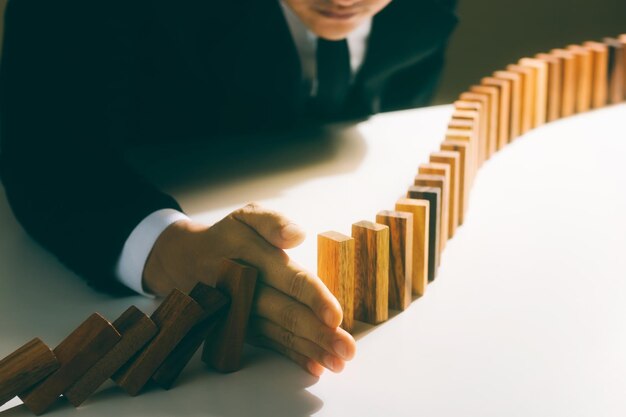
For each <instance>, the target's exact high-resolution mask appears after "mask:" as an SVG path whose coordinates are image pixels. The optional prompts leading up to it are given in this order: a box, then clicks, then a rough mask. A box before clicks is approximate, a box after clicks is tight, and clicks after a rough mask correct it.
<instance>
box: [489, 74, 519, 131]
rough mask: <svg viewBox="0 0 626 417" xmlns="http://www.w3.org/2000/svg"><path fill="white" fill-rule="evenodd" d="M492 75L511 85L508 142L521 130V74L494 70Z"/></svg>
mask: <svg viewBox="0 0 626 417" xmlns="http://www.w3.org/2000/svg"><path fill="white" fill-rule="evenodd" d="M493 76H494V77H495V78H497V79H499V80H505V81H508V82H509V84H510V86H511V101H510V104H509V109H510V110H509V142H512V141H513V140H514V139H515V138H517V137H518V136H519V135H520V134H521V131H522V99H523V90H522V87H523V85H522V76H521V75H520V74H518V73H515V72H512V71H496V72H494V73H493Z"/></svg>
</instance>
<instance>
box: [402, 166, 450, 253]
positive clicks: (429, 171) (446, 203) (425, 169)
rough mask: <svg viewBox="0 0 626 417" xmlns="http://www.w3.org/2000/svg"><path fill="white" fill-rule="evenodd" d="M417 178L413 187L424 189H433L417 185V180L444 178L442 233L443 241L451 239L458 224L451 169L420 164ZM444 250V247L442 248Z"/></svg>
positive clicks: (429, 185) (427, 185) (428, 185)
mask: <svg viewBox="0 0 626 417" xmlns="http://www.w3.org/2000/svg"><path fill="white" fill-rule="evenodd" d="M417 172H418V176H417V177H416V180H415V181H414V182H413V184H414V185H424V186H426V187H434V186H435V185H431V184H421V183H420V184H418V181H417V178H418V177H420V176H422V175H424V176H430V175H434V176H442V177H443V178H444V180H445V181H444V184H443V189H442V190H441V192H442V196H443V201H442V216H441V219H442V221H445V222H446V225H445V228H444V229H445V230H442V232H443V233H444V235H443V236H444V237H445V239H444V240H448V239H452V237H453V236H454V232H456V225H457V223H458V222H459V213H458V211H457V210H454V204H453V203H454V185H453V184H452V169H451V168H450V165H448V164H442V163H439V162H429V163H427V164H420V166H419V168H418V171H417ZM452 225H453V226H452ZM444 249H445V247H444Z"/></svg>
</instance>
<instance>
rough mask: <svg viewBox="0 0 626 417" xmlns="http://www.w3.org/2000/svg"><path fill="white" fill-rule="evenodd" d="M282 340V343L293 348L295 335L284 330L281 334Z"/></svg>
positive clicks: (288, 347)
mask: <svg viewBox="0 0 626 417" xmlns="http://www.w3.org/2000/svg"><path fill="white" fill-rule="evenodd" d="M280 339H281V340H280V342H281V344H282V345H283V346H284V347H285V348H287V349H290V350H293V347H294V344H295V336H294V334H293V333H291V332H288V331H283V332H282V333H281V335H280Z"/></svg>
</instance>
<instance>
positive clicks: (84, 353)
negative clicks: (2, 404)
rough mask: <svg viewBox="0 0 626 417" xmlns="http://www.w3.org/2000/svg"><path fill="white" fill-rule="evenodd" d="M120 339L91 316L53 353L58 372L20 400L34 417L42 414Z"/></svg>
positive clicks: (112, 330) (110, 328)
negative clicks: (57, 363) (57, 361)
mask: <svg viewBox="0 0 626 417" xmlns="http://www.w3.org/2000/svg"><path fill="white" fill-rule="evenodd" d="M120 339H121V335H120V334H119V333H118V332H117V330H115V328H114V327H113V326H112V325H111V323H109V322H108V321H107V320H105V319H104V318H103V317H102V316H100V315H99V314H97V313H95V314H92V315H91V316H90V317H89V318H88V319H87V320H85V321H84V322H83V323H82V324H81V325H80V326H79V327H78V328H77V329H76V330H74V331H73V332H72V333H71V334H70V335H69V336H68V337H66V338H65V339H64V340H63V341H62V342H61V343H60V344H59V345H58V346H57V347H56V348H55V349H54V354H55V355H56V357H57V359H58V360H59V363H60V367H59V369H57V370H56V371H55V372H54V373H52V374H51V375H50V376H48V378H46V379H45V380H44V381H43V382H41V383H39V384H38V385H36V386H35V387H33V388H31V389H29V390H28V391H26V392H23V393H21V394H20V398H21V399H22V401H23V402H24V404H25V405H26V407H28V409H29V410H30V411H32V412H33V413H35V414H36V415H40V414H42V413H44V412H45V411H46V410H47V409H48V408H50V406H52V404H54V402H55V401H56V400H57V398H58V397H59V396H60V395H61V394H63V392H65V391H66V390H67V389H68V388H69V387H70V386H72V385H73V384H74V383H75V382H76V381H77V380H78V379H80V377H81V376H83V375H84V374H85V373H86V372H87V371H88V370H89V369H90V368H91V367H92V366H94V365H95V364H96V363H97V362H98V361H99V360H100V359H101V358H102V357H103V356H104V355H105V354H106V353H107V352H108V351H109V350H111V348H112V347H113V346H115V344H116V343H117V342H118V341H119V340H120Z"/></svg>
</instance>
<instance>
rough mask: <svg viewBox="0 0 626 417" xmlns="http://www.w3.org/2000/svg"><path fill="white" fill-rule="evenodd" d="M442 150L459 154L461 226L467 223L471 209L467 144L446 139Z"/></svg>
mask: <svg viewBox="0 0 626 417" xmlns="http://www.w3.org/2000/svg"><path fill="white" fill-rule="evenodd" d="M440 148H441V150H442V151H444V152H456V153H458V154H459V180H460V184H461V186H460V189H461V191H460V196H459V199H460V206H461V207H462V208H461V209H460V211H459V224H463V223H464V222H465V216H466V215H467V210H468V208H469V193H470V187H471V184H470V182H469V174H468V172H467V163H468V156H469V154H468V150H467V143H465V142H463V141H458V140H452V139H446V140H445V141H443V142H442V143H441V146H440Z"/></svg>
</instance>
